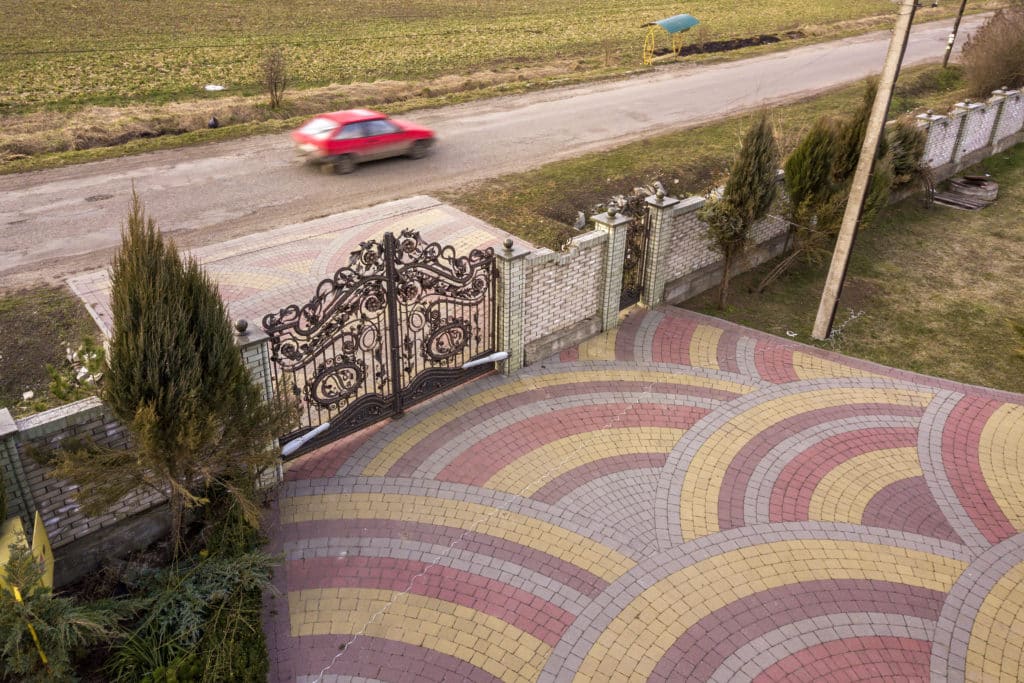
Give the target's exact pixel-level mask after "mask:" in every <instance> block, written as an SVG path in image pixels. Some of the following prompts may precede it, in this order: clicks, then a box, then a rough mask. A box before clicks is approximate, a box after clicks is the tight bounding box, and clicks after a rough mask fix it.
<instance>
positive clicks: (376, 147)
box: [292, 109, 434, 173]
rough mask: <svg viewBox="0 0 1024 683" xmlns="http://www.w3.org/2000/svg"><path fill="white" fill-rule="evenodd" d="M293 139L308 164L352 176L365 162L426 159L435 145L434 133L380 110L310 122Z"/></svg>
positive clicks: (339, 114)
mask: <svg viewBox="0 0 1024 683" xmlns="http://www.w3.org/2000/svg"><path fill="white" fill-rule="evenodd" d="M292 139H293V140H295V143H296V144H297V145H298V148H299V153H300V154H301V155H302V156H303V157H305V159H306V160H307V161H309V162H311V163H315V164H324V165H325V168H328V169H333V170H334V171H336V172H337V173H351V172H352V171H354V170H355V168H356V164H360V163H362V162H364V161H372V160H373V159H384V158H386V157H394V156H402V155H405V156H408V157H412V158H413V159H419V158H421V157H423V156H426V154H427V152H428V151H429V150H430V148H431V146H432V145H433V144H434V131H432V130H430V129H429V128H424V127H423V126H417V125H416V124H415V123H409V122H408V121H401V120H399V119H392V118H388V116H387V115H386V114H382V113H380V112H379V111H373V110H371V109H348V110H346V111H335V112H331V113H329V114H320V115H319V116H317V117H316V118H314V119H310V120H309V121H307V122H306V123H305V124H303V126H302V127H301V128H299V129H297V130H295V131H292Z"/></svg>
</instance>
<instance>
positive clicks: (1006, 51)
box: [961, 4, 1024, 97]
mask: <svg viewBox="0 0 1024 683" xmlns="http://www.w3.org/2000/svg"><path fill="white" fill-rule="evenodd" d="M961 62H962V63H963V67H964V75H965V77H966V80H967V88H968V92H969V94H970V95H971V96H972V97H988V95H989V94H990V93H991V92H992V91H993V90H996V89H998V88H1002V87H1008V88H1016V87H1019V86H1022V85H1024V5H1020V4H1015V5H1014V6H1013V7H1010V8H1009V9H1003V10H999V11H998V12H996V13H995V14H994V15H993V16H992V18H991V19H989V20H988V22H986V23H985V25H984V26H982V27H981V28H980V29H978V31H977V32H976V33H975V34H974V35H972V36H971V37H970V39H969V40H968V41H967V43H966V44H965V45H964V53H963V57H962V59H961Z"/></svg>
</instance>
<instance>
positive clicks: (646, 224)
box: [619, 206, 651, 311]
mask: <svg viewBox="0 0 1024 683" xmlns="http://www.w3.org/2000/svg"><path fill="white" fill-rule="evenodd" d="M633 208H634V211H635V212H636V213H635V214H634V215H633V219H632V220H631V221H630V222H629V227H628V229H627V230H626V250H625V253H624V254H623V257H622V290H621V292H620V294H619V310H620V311H622V310H625V309H627V308H629V307H630V306H632V305H633V304H635V303H636V302H638V301H640V298H641V297H642V296H643V292H644V269H645V268H646V267H647V263H646V261H647V240H648V239H649V238H650V236H651V212H650V211H649V210H648V209H647V207H646V206H636V207H633Z"/></svg>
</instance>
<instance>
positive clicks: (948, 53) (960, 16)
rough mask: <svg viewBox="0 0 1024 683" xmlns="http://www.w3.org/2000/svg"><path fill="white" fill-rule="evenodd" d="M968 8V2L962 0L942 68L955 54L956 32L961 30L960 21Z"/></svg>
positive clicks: (947, 43) (947, 42) (947, 44)
mask: <svg viewBox="0 0 1024 683" xmlns="http://www.w3.org/2000/svg"><path fill="white" fill-rule="evenodd" d="M966 8H967V0H960V11H959V12H957V13H956V21H954V22H953V32H952V33H950V34H949V40H948V41H946V54H945V56H944V57H943V58H942V68H946V65H947V64H948V63H949V55H950V54H951V53H952V52H953V43H955V42H956V32H957V29H959V28H960V20H961V19H963V18H964V10H965V9H966Z"/></svg>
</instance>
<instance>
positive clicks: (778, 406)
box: [679, 387, 934, 540]
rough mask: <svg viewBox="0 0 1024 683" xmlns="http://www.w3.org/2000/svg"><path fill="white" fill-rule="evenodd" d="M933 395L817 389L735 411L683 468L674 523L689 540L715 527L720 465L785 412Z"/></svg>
mask: <svg viewBox="0 0 1024 683" xmlns="http://www.w3.org/2000/svg"><path fill="white" fill-rule="evenodd" d="M933 395H934V393H933V392H925V391H919V392H914V391H905V390H892V389H863V388H845V387H843V388H835V389H819V390H814V391H807V392H804V393H800V394H792V395H788V396H783V397H780V398H777V399H773V400H770V401H764V402H762V403H759V404H757V405H755V406H752V407H751V408H750V409H749V410H747V411H745V412H743V413H742V414H739V415H736V416H735V417H733V418H732V419H731V420H729V422H727V423H726V424H724V425H722V427H721V428H720V429H718V430H717V431H716V432H715V433H714V434H712V435H711V436H710V437H708V439H707V440H706V441H705V442H704V443H703V445H702V446H701V448H700V450H699V451H698V452H697V453H696V455H695V456H694V457H693V460H692V461H691V462H690V466H689V468H688V469H687V471H686V476H685V479H684V480H683V486H682V490H681V491H680V516H679V521H680V524H681V526H682V532H683V537H684V538H685V539H687V540H693V539H695V538H699V537H701V536H706V535H708V534H711V533H714V532H716V531H718V530H719V526H718V497H719V495H720V491H721V488H722V483H723V481H724V479H725V472H726V469H727V468H728V467H729V464H730V463H731V462H732V460H733V458H734V457H735V456H736V454H737V453H738V452H739V451H740V450H741V449H742V448H743V447H744V446H745V445H746V444H747V442H748V441H749V440H750V439H751V438H752V437H753V436H755V435H757V434H759V433H761V432H763V431H765V430H766V429H768V428H769V427H771V426H772V425H774V424H777V423H778V422H780V421H781V420H783V419H785V416H786V415H789V414H798V413H804V412H808V411H811V410H817V409H821V408H832V407H837V406H848V405H854V404H859V403H888V404H893V405H911V406H916V407H920V408H923V407H925V406H927V405H928V403H929V402H930V401H931V399H932V396H933Z"/></svg>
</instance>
